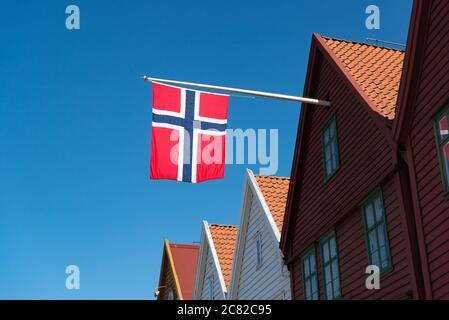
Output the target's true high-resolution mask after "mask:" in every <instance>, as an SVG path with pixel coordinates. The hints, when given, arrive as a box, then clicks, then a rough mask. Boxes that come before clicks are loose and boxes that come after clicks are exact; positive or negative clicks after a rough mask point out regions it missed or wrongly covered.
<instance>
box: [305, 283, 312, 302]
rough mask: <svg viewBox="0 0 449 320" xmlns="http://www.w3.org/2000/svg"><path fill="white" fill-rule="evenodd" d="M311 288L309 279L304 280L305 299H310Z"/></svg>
mask: <svg viewBox="0 0 449 320" xmlns="http://www.w3.org/2000/svg"><path fill="white" fill-rule="evenodd" d="M311 290H312V288H311V287H310V281H306V299H307V300H310V299H311V296H312V291H311Z"/></svg>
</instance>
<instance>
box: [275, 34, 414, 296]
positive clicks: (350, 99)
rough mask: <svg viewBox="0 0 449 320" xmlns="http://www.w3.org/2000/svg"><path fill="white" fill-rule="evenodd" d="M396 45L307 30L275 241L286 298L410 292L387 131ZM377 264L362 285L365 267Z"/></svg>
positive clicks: (394, 158) (399, 170) (407, 230)
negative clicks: (377, 278) (376, 284)
mask: <svg viewBox="0 0 449 320" xmlns="http://www.w3.org/2000/svg"><path fill="white" fill-rule="evenodd" d="M403 59H404V52H402V51H398V50H393V49H389V48H384V47H379V46H372V45H367V44H362V43H356V42H351V41H345V40H339V39H331V38H326V37H322V36H320V35H317V34H315V35H313V41H312V48H311V54H310V61H309V67H308V74H307V81H306V87H305V96H313V97H318V98H321V99H328V100H330V101H331V102H332V106H331V107H330V108H324V107H316V106H310V105H304V106H303V108H302V111H301V119H300V125H299V131H298V138H297V144H296V148H295V157H294V164H293V168H292V176H291V178H292V181H291V184H290V190H289V198H288V202H287V208H286V217H285V221H284V227H283V235H282V240H281V248H282V251H283V253H284V256H285V259H286V263H287V265H288V267H289V270H290V272H291V273H292V295H293V297H294V298H296V299H341V298H345V299H410V298H418V297H419V296H420V290H419V288H418V287H419V283H418V281H417V280H416V279H417V277H416V275H417V274H419V273H420V272H421V271H420V268H419V263H418V262H417V261H416V259H414V258H413V254H414V253H415V252H416V248H414V247H412V246H411V244H410V241H409V239H410V237H411V236H412V235H413V232H414V229H413V227H412V226H411V225H410V223H409V221H408V219H407V215H406V212H407V210H408V208H407V203H406V202H405V201H404V194H406V193H407V191H408V187H407V185H404V184H403V181H402V180H403V176H404V175H406V174H407V169H406V167H405V166H404V164H403V161H402V160H401V159H400V158H398V155H397V145H396V143H395V141H394V139H393V131H392V127H393V123H394V119H395V111H396V100H397V95H398V90H399V83H400V78H401V74H402V67H403ZM369 265H376V266H378V267H379V268H380V273H381V289H380V290H368V289H367V287H366V284H365V282H366V277H367V274H366V273H365V272H366V268H367V267H368V266H369Z"/></svg>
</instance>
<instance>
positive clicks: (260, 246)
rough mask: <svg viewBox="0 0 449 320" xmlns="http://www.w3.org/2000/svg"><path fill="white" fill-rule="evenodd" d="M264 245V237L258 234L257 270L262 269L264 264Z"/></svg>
mask: <svg viewBox="0 0 449 320" xmlns="http://www.w3.org/2000/svg"><path fill="white" fill-rule="evenodd" d="M262 253H263V244H262V235H261V234H260V232H258V233H257V234H256V263H257V268H260V267H261V266H262V263H263V256H262Z"/></svg>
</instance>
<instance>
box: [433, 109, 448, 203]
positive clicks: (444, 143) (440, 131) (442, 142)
mask: <svg viewBox="0 0 449 320" xmlns="http://www.w3.org/2000/svg"><path fill="white" fill-rule="evenodd" d="M444 119H446V121H445V122H446V123H445V127H443V128H441V126H442V124H444V122H443V121H444ZM433 123H434V130H435V140H436V145H437V151H438V157H439V159H440V161H439V162H440V172H441V179H442V181H443V189H444V195H445V197H446V199H449V159H448V161H446V159H445V150H444V148H445V147H448V148H449V132H448V130H447V129H448V125H449V104H446V105H445V106H444V107H443V108H442V109H441V110H440V111H439V112H438V113H437V114H436V115H435V116H434V117H433ZM447 150H449V149H447ZM447 150H446V151H447Z"/></svg>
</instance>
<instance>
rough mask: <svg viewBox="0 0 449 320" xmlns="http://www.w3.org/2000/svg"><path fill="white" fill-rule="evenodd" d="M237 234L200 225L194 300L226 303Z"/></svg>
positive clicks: (231, 229)
mask: <svg viewBox="0 0 449 320" xmlns="http://www.w3.org/2000/svg"><path fill="white" fill-rule="evenodd" d="M237 231H238V228H237V227H236V226H229V225H219V224H209V223H208V222H207V221H204V222H203V228H202V232H201V244H200V253H199V258H198V266H197V271H196V276H195V292H194V300H227V298H228V289H229V283H230V280H231V272H232V259H233V257H234V249H235V241H236V238H237Z"/></svg>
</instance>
